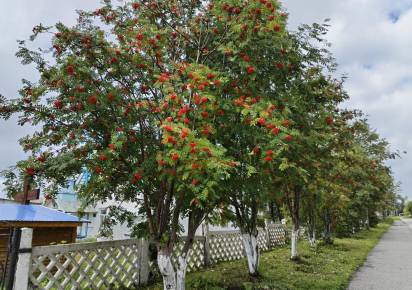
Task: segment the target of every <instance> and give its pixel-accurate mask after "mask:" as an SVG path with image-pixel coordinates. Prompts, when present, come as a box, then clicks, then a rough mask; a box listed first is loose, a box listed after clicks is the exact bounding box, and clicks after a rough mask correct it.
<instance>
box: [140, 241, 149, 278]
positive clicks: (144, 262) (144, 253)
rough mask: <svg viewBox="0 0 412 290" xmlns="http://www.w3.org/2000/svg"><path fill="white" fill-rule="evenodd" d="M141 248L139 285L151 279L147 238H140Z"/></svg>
mask: <svg viewBox="0 0 412 290" xmlns="http://www.w3.org/2000/svg"><path fill="white" fill-rule="evenodd" d="M139 248H140V249H139V250H140V251H139V252H140V255H139V267H140V269H139V271H140V272H139V285H143V284H146V283H147V282H148V281H149V272H150V265H149V242H148V241H147V240H145V239H140V242H139Z"/></svg>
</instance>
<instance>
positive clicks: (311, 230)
mask: <svg viewBox="0 0 412 290" xmlns="http://www.w3.org/2000/svg"><path fill="white" fill-rule="evenodd" d="M308 240H309V245H310V246H311V247H312V248H314V247H315V246H316V222H315V212H314V210H313V207H312V206H311V209H310V210H309V222H308Z"/></svg>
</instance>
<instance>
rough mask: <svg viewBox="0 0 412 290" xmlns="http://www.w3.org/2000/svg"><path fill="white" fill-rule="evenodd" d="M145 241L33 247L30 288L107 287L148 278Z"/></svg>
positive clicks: (132, 284)
mask: <svg viewBox="0 0 412 290" xmlns="http://www.w3.org/2000/svg"><path fill="white" fill-rule="evenodd" d="M148 271H149V269H148V245H147V242H145V241H144V240H134V239H131V240H122V241H109V242H97V243H84V244H70V245H57V246H42V247H33V250H32V266H31V273H30V282H31V284H32V287H33V288H40V289H45V290H48V289H56V290H63V289H64V290H66V289H70V290H75V289H110V288H112V287H113V286H124V287H130V286H136V285H139V284H143V283H145V282H147V278H148Z"/></svg>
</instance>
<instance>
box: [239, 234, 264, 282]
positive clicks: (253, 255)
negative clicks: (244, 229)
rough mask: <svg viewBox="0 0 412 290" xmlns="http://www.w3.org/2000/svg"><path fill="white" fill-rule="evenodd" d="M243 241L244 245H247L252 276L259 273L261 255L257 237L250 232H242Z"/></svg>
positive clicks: (247, 255)
mask: <svg viewBox="0 0 412 290" xmlns="http://www.w3.org/2000/svg"><path fill="white" fill-rule="evenodd" d="M242 241H243V246H244V247H245V252H246V257H247V265H248V268H249V274H250V275H252V276H256V275H258V267H259V255H260V251H259V246H258V243H257V237H256V236H254V235H250V234H242Z"/></svg>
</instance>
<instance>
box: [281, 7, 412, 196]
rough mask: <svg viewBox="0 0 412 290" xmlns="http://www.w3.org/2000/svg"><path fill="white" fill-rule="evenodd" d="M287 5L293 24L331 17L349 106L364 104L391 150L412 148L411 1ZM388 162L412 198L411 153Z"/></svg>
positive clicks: (335, 54) (358, 106)
mask: <svg viewBox="0 0 412 290" xmlns="http://www.w3.org/2000/svg"><path fill="white" fill-rule="evenodd" d="M303 3H304V4H303ZM284 7H285V8H286V10H288V12H290V22H289V26H290V27H291V28H292V29H294V28H295V27H296V26H297V25H299V24H300V23H312V22H322V21H323V20H324V19H325V18H331V19H332V21H331V24H332V27H331V30H330V33H329V35H328V40H329V41H330V42H332V45H333V46H332V52H333V53H334V56H335V57H336V59H337V62H338V64H339V70H338V73H339V74H346V75H347V76H348V80H347V83H346V89H347V90H348V92H349V94H350V96H351V100H350V101H348V102H347V106H349V107H353V108H359V109H362V110H363V111H364V112H365V113H366V114H367V115H368V116H369V120H370V122H371V124H372V127H374V128H376V129H377V130H378V132H379V133H380V134H381V135H382V136H383V137H385V138H387V139H388V141H389V142H391V144H392V148H393V149H399V150H401V151H403V150H406V151H408V152H412V126H411V125H410V116H412V70H411V67H412V53H411V52H410V48H411V47H412V38H411V37H409V35H410V27H412V9H411V8H412V0H347V1H337V0H333V1H326V0H314V1H310V2H309V1H308V2H303V1H299V0H285V1H284ZM389 164H390V165H391V166H392V167H393V171H394V172H395V177H396V178H397V179H398V180H399V181H401V182H402V183H403V186H402V188H403V194H405V195H407V194H409V195H410V197H411V198H412V193H411V192H410V189H412V180H410V176H411V174H412V166H411V164H412V157H411V156H410V155H406V156H405V155H404V156H403V158H402V159H399V160H395V161H391V162H389Z"/></svg>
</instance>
